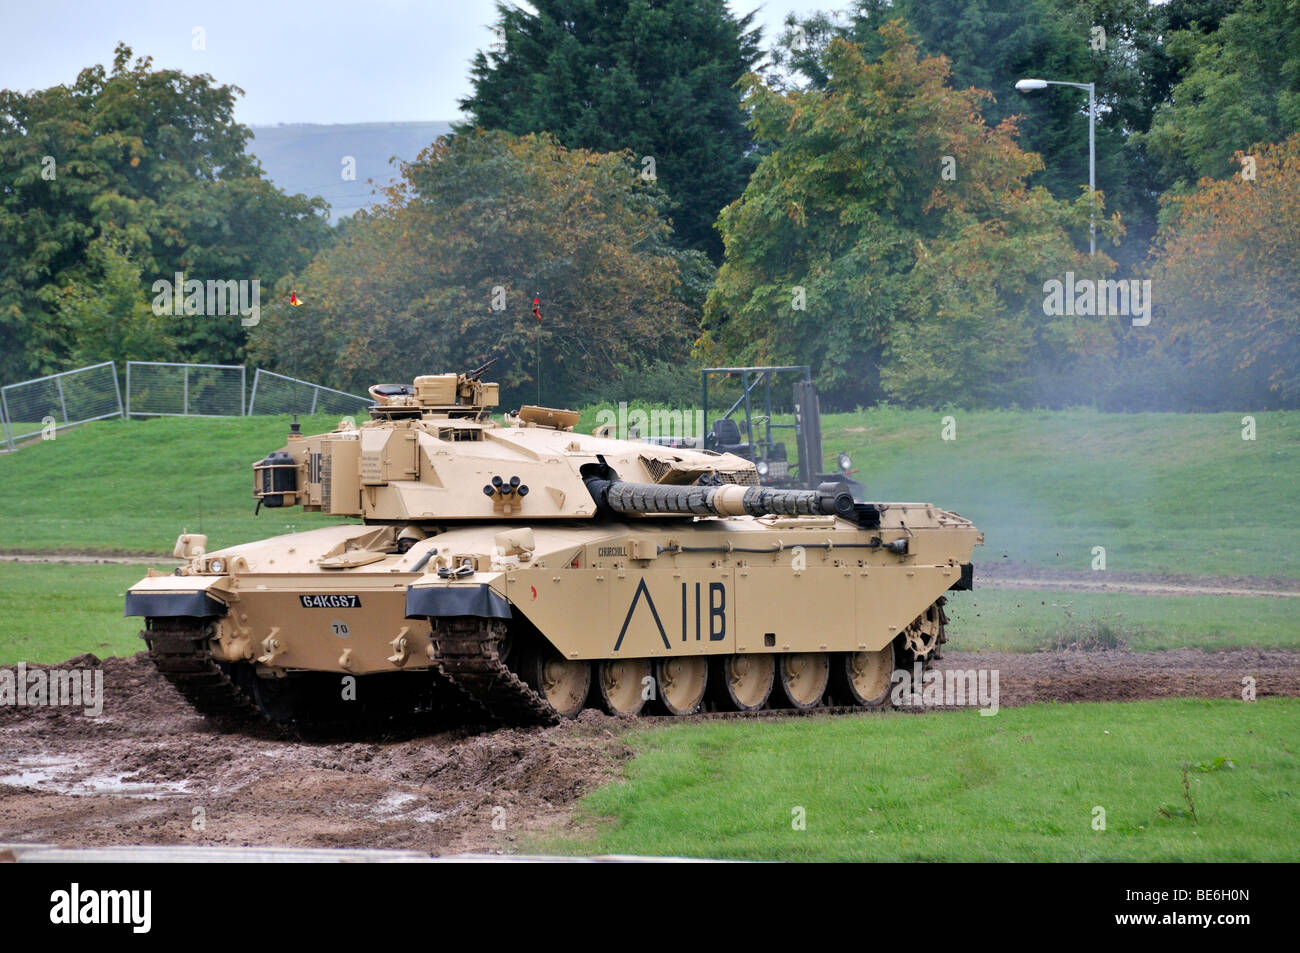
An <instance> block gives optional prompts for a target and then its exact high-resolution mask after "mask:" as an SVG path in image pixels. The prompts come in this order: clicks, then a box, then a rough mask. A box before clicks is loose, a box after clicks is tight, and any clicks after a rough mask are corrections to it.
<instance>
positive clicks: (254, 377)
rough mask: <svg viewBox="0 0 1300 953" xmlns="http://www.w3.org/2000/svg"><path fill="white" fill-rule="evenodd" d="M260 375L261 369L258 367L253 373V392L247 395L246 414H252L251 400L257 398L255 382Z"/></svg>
mask: <svg viewBox="0 0 1300 953" xmlns="http://www.w3.org/2000/svg"><path fill="white" fill-rule="evenodd" d="M261 377H262V369H261V368H260V367H259V368H258V369H257V371H256V372H255V373H254V374H253V392H252V393H251V394H249V395H248V416H250V417H251V416H253V401H255V400H257V382H258V380H260V379H261Z"/></svg>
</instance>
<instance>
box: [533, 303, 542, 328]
mask: <svg viewBox="0 0 1300 953" xmlns="http://www.w3.org/2000/svg"><path fill="white" fill-rule="evenodd" d="M533 314H535V315H537V323H538V324H541V323H542V299H541V298H534V299H533Z"/></svg>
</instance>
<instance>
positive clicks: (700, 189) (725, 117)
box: [459, 0, 760, 260]
mask: <svg viewBox="0 0 1300 953" xmlns="http://www.w3.org/2000/svg"><path fill="white" fill-rule="evenodd" d="M533 7H535V8H536V10H537V12H536V13H535V14H534V13H532V12H529V11H527V10H524V9H522V8H520V7H513V6H506V5H505V4H498V5H497V10H498V11H499V19H498V21H497V26H496V29H497V32H498V35H499V36H500V38H501V47H500V49H496V50H491V51H489V52H487V53H484V52H482V51H480V52H479V53H478V54H477V55H476V56H475V58H474V62H473V67H472V70H471V73H472V78H473V83H474V92H473V93H472V94H471V95H470V96H469V97H467V98H466V99H464V100H462V105H463V106H464V107H465V110H466V111H467V112H468V113H469V114H470V116H471V117H472V118H471V121H469V122H467V123H466V124H464V126H462V127H459V131H465V130H466V129H468V128H470V127H472V126H481V127H484V128H488V129H503V130H506V131H508V132H511V133H514V134H516V135H523V134H525V133H530V132H549V133H552V134H553V135H554V136H555V137H556V138H557V139H558V140H559V142H560V143H561V144H562V145H564V146H566V147H568V148H570V149H577V148H581V149H591V150H594V151H597V152H618V151H621V150H624V149H628V150H631V152H632V155H633V156H634V157H635V158H636V160H637V161H638V163H640V166H639V168H636V169H634V172H637V173H639V174H643V175H647V176H648V177H649V176H653V177H656V178H657V180H658V182H659V183H660V184H661V185H662V187H663V188H664V190H665V191H666V192H667V193H668V195H669V196H670V198H671V200H672V201H671V205H670V207H669V211H670V214H671V216H672V220H673V226H674V228H675V230H676V234H677V236H678V238H679V240H680V241H681V242H682V243H684V244H685V245H686V246H687V247H690V248H696V249H700V250H703V251H705V252H706V253H708V254H709V255H710V256H712V257H714V258H715V260H716V258H717V256H718V254H719V253H720V251H721V243H720V241H719V240H718V236H717V234H716V232H715V231H714V228H713V225H714V221H715V219H716V218H717V214H718V211H719V210H720V209H721V208H722V207H723V206H724V205H726V204H727V203H728V202H730V201H731V200H732V199H734V198H735V197H736V196H737V195H739V194H740V191H741V189H742V188H744V185H745V180H746V178H747V177H748V175H749V172H750V170H751V168H752V163H751V162H750V160H749V158H748V157H747V152H748V150H749V148H750V142H749V137H748V134H747V133H746V131H745V126H744V122H745V117H744V115H743V114H742V112H741V109H740V102H739V94H738V92H737V91H736V89H735V84H736V82H737V81H738V80H739V79H740V77H741V76H743V75H744V74H745V73H746V72H748V71H749V70H750V69H751V68H752V66H753V65H754V64H755V63H756V62H757V60H758V58H759V55H760V52H759V46H758V43H759V31H758V30H756V29H755V30H751V29H750V24H751V22H752V19H753V14H750V15H748V16H745V17H742V18H739V19H737V18H736V17H733V16H732V15H731V13H730V12H728V10H727V6H726V3H725V2H723V0H536V2H535V3H533ZM647 159H649V160H650V161H651V162H653V166H651V165H650V164H649V163H647V162H646V160H647Z"/></svg>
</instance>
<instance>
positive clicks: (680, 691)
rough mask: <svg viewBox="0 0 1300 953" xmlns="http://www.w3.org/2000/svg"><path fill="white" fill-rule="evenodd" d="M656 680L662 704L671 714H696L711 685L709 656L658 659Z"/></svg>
mask: <svg viewBox="0 0 1300 953" xmlns="http://www.w3.org/2000/svg"><path fill="white" fill-rule="evenodd" d="M655 683H656V684H657V686H658V690H659V704H660V705H661V706H662V707H663V709H664V711H666V712H668V714H670V715H693V714H695V713H696V712H697V711H699V710H700V705H701V704H703V702H704V692H705V689H707V688H708V687H709V660H708V659H707V658H706V657H705V656H703V655H695V656H689V657H685V658H683V657H681V656H678V657H675V658H665V659H658V660H657V661H656V662H655Z"/></svg>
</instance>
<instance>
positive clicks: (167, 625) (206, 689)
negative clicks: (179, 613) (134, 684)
mask: <svg viewBox="0 0 1300 953" xmlns="http://www.w3.org/2000/svg"><path fill="white" fill-rule="evenodd" d="M146 625H147V628H145V630H144V631H143V632H141V633H140V638H142V639H144V641H145V643H146V644H147V645H148V646H149V657H150V658H151V659H153V663H154V666H155V667H156V668H157V669H158V671H159V672H161V673H162V675H163V677H164V678H166V679H167V681H169V682H171V683H172V685H174V686H176V689H177V690H178V691H179V692H180V693H181V694H182V695H183V696H184V697H185V700H186V701H188V702H189V703H190V705H192V706H193V707H194V708H195V709H196V710H197V711H198V712H199V713H201V714H203V715H207V716H209V717H217V718H235V719H241V720H249V719H260V718H261V717H262V713H261V712H260V711H259V710H258V708H257V706H256V705H254V704H253V702H252V701H251V700H250V699H249V697H248V696H247V695H246V694H244V692H243V691H242V690H241V689H240V688H239V686H238V685H236V684H235V682H234V681H233V680H232V679H231V677H230V672H229V670H228V669H226V668H224V667H223V666H222V665H221V663H219V662H218V661H217V660H216V659H214V658H213V657H212V653H211V652H210V651H209V650H208V642H209V640H210V639H211V638H212V637H213V635H214V634H215V630H214V626H213V624H212V623H211V622H205V621H204V620H202V619H191V618H167V619H150V620H148V622H147V623H146Z"/></svg>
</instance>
